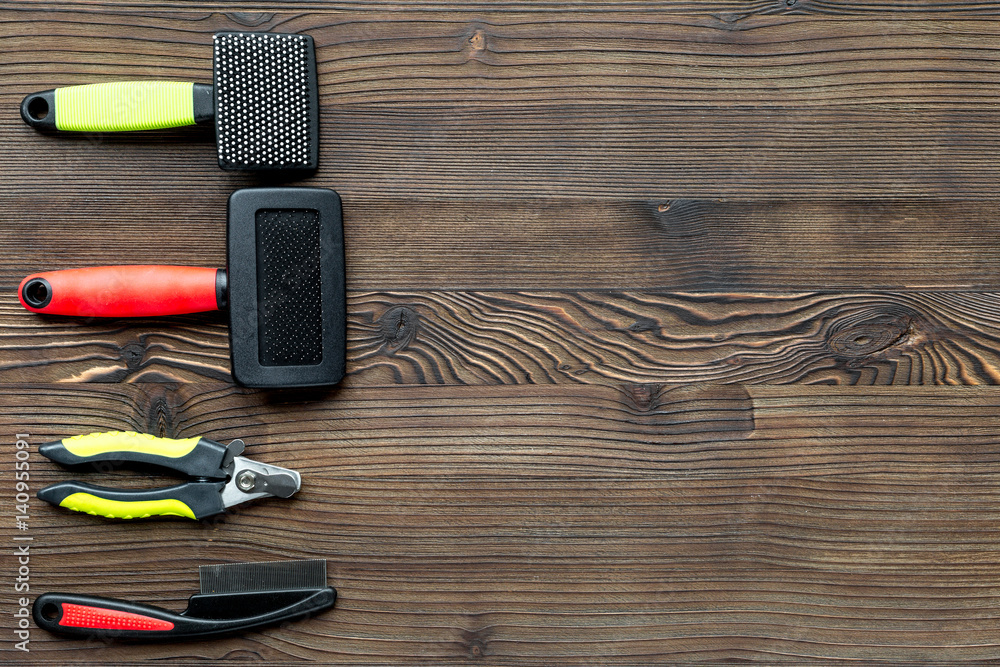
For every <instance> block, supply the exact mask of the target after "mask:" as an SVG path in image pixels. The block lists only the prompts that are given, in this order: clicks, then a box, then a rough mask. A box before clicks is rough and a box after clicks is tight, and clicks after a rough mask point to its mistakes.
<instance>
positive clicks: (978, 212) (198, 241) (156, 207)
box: [0, 128, 1000, 323]
mask: <svg viewBox="0 0 1000 667" xmlns="http://www.w3.org/2000/svg"><path fill="white" fill-rule="evenodd" d="M998 129H1000V128H998ZM998 176H1000V174H998ZM110 181H111V179H110V178H109V179H108V182H110ZM215 182H219V181H218V180H216V181H215ZM158 187H159V188H162V185H160V186H158ZM117 189H118V192H116V193H115V194H113V195H112V194H109V195H108V196H107V197H99V198H98V197H95V198H91V197H84V196H82V195H80V196H77V195H74V194H66V195H63V196H60V197H58V198H53V197H52V195H51V194H32V193H25V194H23V195H21V196H17V197H15V196H12V195H8V196H0V246H2V247H4V248H5V249H6V252H5V256H4V260H5V262H4V266H3V267H2V268H0V292H2V296H0V303H3V304H4V306H5V307H7V308H15V309H16V308H18V306H17V301H16V299H15V298H14V297H15V295H16V287H17V285H18V284H19V283H20V281H21V279H22V278H23V277H24V276H27V275H29V274H31V273H34V272H37V271H41V270H51V269H58V268H73V267H78V266H84V265H104V264H120V263H151V264H182V265H195V266H199V265H200V266H216V267H222V266H225V261H226V238H225V234H226V232H225V221H226V199H227V195H228V191H222V192H202V193H199V194H197V195H192V196H191V197H189V198H183V199H178V197H176V196H169V195H167V194H166V193H164V192H161V193H159V194H158V195H157V196H150V195H149V194H148V193H144V194H143V195H142V199H141V201H142V202H143V203H142V205H141V206H136V204H135V202H136V199H135V196H134V193H133V192H132V191H131V190H123V189H122V188H121V184H120V183H119V186H118V188H117ZM206 189H208V188H206ZM180 202H183V203H180ZM344 231H345V247H346V257H347V285H348V288H349V289H351V290H357V291H364V290H379V291H398V290H428V289H435V290H436V289H446V290H454V289H466V290H470V289H471V290H497V289H503V290H522V289H554V290H579V289H589V290H593V289H604V290H608V289H618V290H651V291H684V292H696V291H697V292H701V291H706V292H726V291H736V292H743V291H748V292H761V291H763V292H788V291H794V290H802V291H807V290H809V291H811V290H845V291H867V290H886V291H921V290H948V291H995V290H997V289H1000V274H998V272H997V271H996V270H995V267H996V266H997V265H998V263H1000V247H998V245H997V243H996V242H995V238H996V237H997V236H998V235H1000V203H998V200H997V199H985V198H984V199H979V200H976V201H951V200H932V201H916V200H909V199H892V200H880V199H874V200H873V199H860V200H850V201H835V200H834V201H831V200H824V199H810V200H803V201H789V200H765V201H753V200H750V201H744V200H733V199H725V200H721V201H720V200H715V199H708V200H706V199H698V200H690V199H681V198H678V199H669V198H659V199H652V200H632V201H627V202H621V201H618V202H609V201H603V200H590V199H583V200H562V201H553V200H551V199H546V198H542V199H531V198H526V197H519V198H512V199H509V200H501V199H492V200H475V199H462V200H455V201H451V200H435V199H420V200H416V199H405V198H400V199H396V200H383V199H376V200H367V199H358V198H355V197H353V196H351V195H344ZM25 323H26V322H25Z"/></svg>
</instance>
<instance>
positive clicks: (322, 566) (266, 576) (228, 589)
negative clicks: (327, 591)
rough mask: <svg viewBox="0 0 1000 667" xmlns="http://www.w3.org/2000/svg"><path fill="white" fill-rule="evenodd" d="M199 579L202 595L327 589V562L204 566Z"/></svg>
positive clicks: (304, 561)
mask: <svg viewBox="0 0 1000 667" xmlns="http://www.w3.org/2000/svg"><path fill="white" fill-rule="evenodd" d="M198 578H199V580H200V584H201V594H202V595H207V594H211V593H216V594H222V593H256V592H261V591H279V590H305V589H314V588H325V587H326V586H327V583H326V560H325V559H322V558H317V559H312V560H283V561H268V562H263V563H231V564H228V565H202V566H201V567H199V568H198Z"/></svg>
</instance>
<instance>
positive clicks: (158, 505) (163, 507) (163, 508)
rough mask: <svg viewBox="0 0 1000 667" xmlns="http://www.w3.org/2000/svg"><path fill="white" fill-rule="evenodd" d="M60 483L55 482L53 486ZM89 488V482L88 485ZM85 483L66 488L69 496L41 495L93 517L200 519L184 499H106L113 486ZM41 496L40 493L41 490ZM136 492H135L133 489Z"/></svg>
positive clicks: (55, 492) (53, 490) (54, 503)
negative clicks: (103, 486) (94, 491)
mask: <svg viewBox="0 0 1000 667" xmlns="http://www.w3.org/2000/svg"><path fill="white" fill-rule="evenodd" d="M55 486H58V485H53V487H55ZM86 486H87V487H90V485H89V484H88V485H86ZM53 487H47V488H46V489H43V490H44V491H46V492H47V494H52V495H53V496H55V495H60V494H59V490H57V489H53ZM82 487H84V485H83V484H77V485H76V486H75V487H73V488H71V489H65V490H66V495H65V497H63V498H60V499H55V498H53V499H50V498H42V500H45V501H46V502H50V503H52V504H53V505H58V506H59V507H65V508H66V509H70V510H73V511H74V512H86V513H87V514H92V515H94V516H103V517H105V518H108V519H147V518H149V517H151V516H180V517H187V518H188V519H195V518H197V517H196V516H195V514H194V510H192V509H191V508H190V507H188V506H187V505H186V504H185V503H184V502H183V501H181V500H178V499H177V498H161V499H157V500H135V499H134V498H133V499H130V500H113V499H111V498H104V497H102V496H101V495H98V494H101V493H103V494H104V495H106V494H107V491H110V489H100V490H99V491H97V493H96V494H95V493H93V492H92V491H93V490H96V489H99V488H100V487H90V489H84V488H82ZM39 495H40V496H41V492H39ZM133 495H134V492H133Z"/></svg>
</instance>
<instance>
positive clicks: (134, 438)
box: [38, 431, 228, 479]
mask: <svg viewBox="0 0 1000 667" xmlns="http://www.w3.org/2000/svg"><path fill="white" fill-rule="evenodd" d="M38 453H39V454H41V455H42V456H45V457H46V458H49V459H51V460H52V461H55V462H56V463H61V464H62V465H64V466H80V465H84V464H87V463H99V462H107V463H111V464H122V463H142V464H149V465H155V466H160V467H162V468H169V469H171V470H175V471H177V472H178V473H181V474H183V475H187V476H189V477H201V478H207V479H225V478H226V476H227V474H228V473H227V471H226V470H225V465H226V455H227V453H228V452H227V450H226V447H225V446H223V445H221V444H219V443H217V442H215V441H214V440H209V439H207V438H184V439H181V440H175V439H172V438H158V437H156V436H154V435H150V434H148V433H136V432H134V431H110V432H108V433H91V434H89V435H78V436H74V437H72V438H65V439H63V440H57V441H56V442H47V443H45V444H44V445H41V446H40V447H39V448H38Z"/></svg>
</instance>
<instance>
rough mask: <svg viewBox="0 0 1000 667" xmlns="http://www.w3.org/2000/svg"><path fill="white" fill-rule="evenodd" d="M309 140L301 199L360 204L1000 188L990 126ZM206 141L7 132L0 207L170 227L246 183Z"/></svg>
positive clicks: (730, 120)
mask: <svg viewBox="0 0 1000 667" xmlns="http://www.w3.org/2000/svg"><path fill="white" fill-rule="evenodd" d="M31 88H37V86H32V87H30V88H29V87H28V86H26V87H24V89H23V94H27V93H28V92H30V90H31ZM20 99H21V94H18V95H8V96H3V97H2V98H0V104H4V105H6V106H8V107H11V106H12V105H16V104H19V103H20ZM322 127H323V133H322V136H321V149H320V150H321V153H322V159H321V167H320V169H319V171H318V172H317V174H316V175H315V176H314V177H312V178H310V179H308V180H306V181H304V183H305V184H308V185H312V186H318V187H331V188H333V189H336V190H338V191H339V192H340V193H341V194H342V195H343V196H344V197H345V198H348V199H356V200H362V199H363V200H366V201H398V200H400V199H439V200H454V199H465V200H470V199H477V200H482V201H484V202H486V203H492V202H495V201H496V200H498V199H505V200H510V199H519V198H527V199H538V198H552V199H556V200H562V199H578V200H579V199H602V200H615V201H622V200H626V201H628V200H637V199H638V200H647V199H652V200H661V201H662V200H671V199H688V200H702V199H709V200H711V199H738V200H740V199H742V200H749V201H755V200H756V201H759V200H765V201H766V200H775V199H795V200H808V199H811V200H816V199H834V200H845V199H846V200H850V199H865V198H869V199H871V198H875V199H889V200H899V199H904V198H916V199H931V200H934V199H941V200H955V199H966V200H967V199H978V198H990V199H995V198H996V197H997V194H998V190H997V185H996V184H997V182H998V180H1000V167H998V166H997V161H996V160H995V159H993V158H994V156H995V155H996V153H997V152H998V150H1000V139H998V136H1000V121H998V120H997V118H996V114H993V113H991V112H988V111H973V110H960V111H959V110H956V111H949V112H945V111H937V110H930V111H924V112H920V113H915V112H913V111H900V110H885V111H875V110H870V111H830V110H795V109H774V110H769V111H768V112H767V113H763V112H761V111H760V110H746V111H741V110H732V111H730V110H706V111H696V110H693V109H690V110H683V109H649V108H645V107H633V106H622V107H618V108H614V107H605V106H597V107H583V106H573V105H569V106H559V107H556V108H531V107H513V106H512V107H509V108H507V109H504V110H491V109H483V110H475V109H468V108H465V109H462V108H456V107H441V108H436V109H435V108H426V109H406V108H401V109H386V108H384V107H381V106H361V107H357V106H354V107H350V108H341V109H332V108H327V109H325V110H324V111H323V113H322ZM213 136H214V135H213V134H212V133H211V131H210V130H209V129H205V128H191V129H189V130H180V131H177V132H172V133H168V131H166V130H163V131H155V132H147V133H132V134H128V135H127V136H126V135H125V134H124V133H122V134H116V135H112V134H102V135H87V136H74V137H68V138H67V137H64V136H62V135H60V136H59V137H49V136H43V135H40V134H38V133H37V132H35V131H34V130H32V129H31V128H29V127H27V126H26V125H24V123H22V122H21V121H20V120H19V119H18V118H15V117H12V116H8V117H6V118H4V119H0V138H2V139H3V140H4V141H5V142H6V143H7V146H8V150H9V155H10V157H11V162H10V165H9V169H8V171H7V176H8V178H5V179H4V180H3V181H2V182H0V196H3V197H19V196H40V197H47V198H49V199H52V193H53V192H54V191H55V190H56V188H58V189H59V191H60V192H61V193H63V196H64V197H66V198H67V200H66V201H67V202H69V201H72V202H74V203H75V204H76V206H77V207H85V206H88V205H94V203H96V202H103V201H109V202H110V201H113V200H115V199H117V198H121V197H123V196H125V195H126V194H128V195H130V196H131V198H132V199H140V198H149V199H150V200H151V201H162V200H164V199H166V198H169V197H173V198H174V205H173V206H172V207H171V208H170V209H168V210H164V211H161V212H160V216H161V219H162V220H164V221H168V220H170V219H171V218H172V217H173V216H175V215H178V214H179V213H180V212H181V210H182V209H186V208H187V204H186V202H189V201H191V202H197V201H198V200H199V199H200V198H201V197H202V196H206V195H211V196H212V198H213V200H214V201H215V202H224V200H225V197H227V196H228V195H229V194H230V193H231V192H232V191H233V190H235V189H237V188H240V187H248V186H252V185H257V184H259V183H260V181H258V180H256V179H253V178H252V177H249V176H245V175H236V174H226V175H225V177H224V178H222V177H220V174H219V169H218V167H217V165H216V161H215V149H214V145H213V141H214V139H213ZM166 175H169V180H166V179H165V176H166ZM123 182H124V183H128V184H129V186H130V187H129V189H127V190H123V188H122V183H123ZM69 198H72V199H69ZM217 205H218V206H221V205H222V204H221V203H220V204H217Z"/></svg>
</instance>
